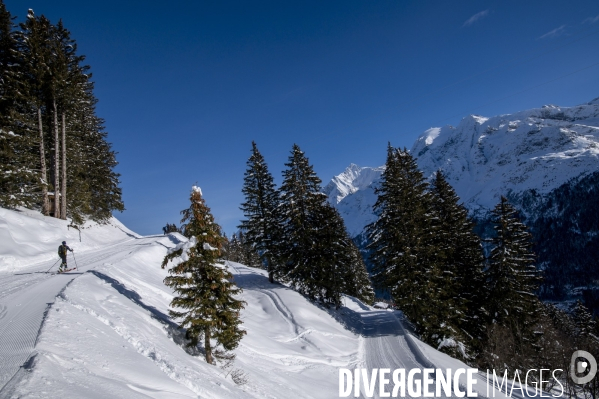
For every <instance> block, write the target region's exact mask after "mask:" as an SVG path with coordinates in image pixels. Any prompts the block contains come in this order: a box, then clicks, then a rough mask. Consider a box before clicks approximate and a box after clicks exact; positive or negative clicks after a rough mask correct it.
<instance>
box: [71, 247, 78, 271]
mask: <svg viewBox="0 0 599 399" xmlns="http://www.w3.org/2000/svg"><path fill="white" fill-rule="evenodd" d="M71 253H72V254H73V259H74V260H75V269H77V270H79V266H77V258H75V252H73V251H71Z"/></svg>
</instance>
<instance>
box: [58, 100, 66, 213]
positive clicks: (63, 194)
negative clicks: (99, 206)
mask: <svg viewBox="0 0 599 399" xmlns="http://www.w3.org/2000/svg"><path fill="white" fill-rule="evenodd" d="M61 189H62V190H61V199H60V205H61V208H60V216H61V217H62V218H63V219H65V220H66V218H67V133H66V124H65V118H64V112H63V113H62V185H61Z"/></svg>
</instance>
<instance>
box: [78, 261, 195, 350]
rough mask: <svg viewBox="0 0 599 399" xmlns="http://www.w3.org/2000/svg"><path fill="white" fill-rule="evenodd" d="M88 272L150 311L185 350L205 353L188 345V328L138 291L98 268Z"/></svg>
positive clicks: (174, 340)
mask: <svg viewBox="0 0 599 399" xmlns="http://www.w3.org/2000/svg"><path fill="white" fill-rule="evenodd" d="M87 273H92V274H93V275H94V276H96V277H98V278H99V279H101V280H104V281H106V282H107V283H109V284H110V285H111V286H112V288H114V289H115V290H116V291H117V292H118V293H119V294H121V295H123V296H124V297H126V298H128V299H130V300H131V301H132V302H133V303H135V304H136V305H137V306H139V307H141V308H143V309H145V310H147V311H148V312H150V315H151V316H152V318H153V319H156V320H158V321H159V322H160V323H162V324H163V325H164V327H165V329H166V331H167V333H168V336H169V337H170V338H171V339H172V340H173V342H175V343H176V344H177V345H179V346H181V347H182V348H183V349H184V350H185V352H187V353H188V354H190V355H192V356H199V355H203V354H204V352H203V350H202V349H201V348H199V347H188V346H187V344H188V343H189V340H188V339H187V338H186V337H185V332H186V330H185V329H184V328H179V325H178V324H177V323H175V322H173V321H172V320H171V319H170V317H169V316H168V315H167V314H164V313H162V312H161V311H160V310H158V309H156V308H155V307H154V306H149V305H146V304H145V303H143V301H142V300H141V296H140V295H139V294H138V293H137V292H135V291H133V290H131V289H129V288H127V287H125V286H124V285H123V284H122V283H121V282H119V281H118V280H116V279H114V278H112V277H110V276H107V275H105V274H104V273H100V272H98V271H96V270H89V271H87Z"/></svg>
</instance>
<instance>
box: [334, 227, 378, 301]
mask: <svg viewBox="0 0 599 399" xmlns="http://www.w3.org/2000/svg"><path fill="white" fill-rule="evenodd" d="M347 238H348V239H349V236H348V237H347ZM346 251H347V252H346V254H345V257H347V267H346V268H345V269H344V271H345V275H344V276H343V283H344V285H343V289H342V290H341V291H342V292H343V293H344V294H347V295H350V296H353V297H355V298H358V299H359V300H361V301H362V302H364V303H367V304H369V305H372V304H374V289H373V288H372V282H371V281H370V276H369V275H368V271H367V270H366V265H364V260H363V259H362V255H361V254H360V250H359V249H358V247H356V244H354V242H353V241H352V240H351V239H350V240H349V241H348V242H347V247H346Z"/></svg>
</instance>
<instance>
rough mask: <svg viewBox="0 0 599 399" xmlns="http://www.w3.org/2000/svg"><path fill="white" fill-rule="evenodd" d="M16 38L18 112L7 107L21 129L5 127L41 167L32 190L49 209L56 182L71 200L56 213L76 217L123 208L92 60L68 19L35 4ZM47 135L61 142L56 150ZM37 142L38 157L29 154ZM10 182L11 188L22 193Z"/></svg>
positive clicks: (35, 169)
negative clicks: (51, 16)
mask: <svg viewBox="0 0 599 399" xmlns="http://www.w3.org/2000/svg"><path fill="white" fill-rule="evenodd" d="M14 39H15V46H16V50H17V51H16V52H14V54H16V60H15V62H14V63H13V64H12V70H11V71H9V73H8V74H7V76H6V79H7V80H8V81H9V82H10V85H9V86H10V87H11V88H13V87H14V88H15V89H14V90H12V91H11V92H10V93H11V95H10V97H9V101H10V103H11V104H12V105H13V112H11V113H8V115H10V118H11V121H10V123H11V124H12V126H13V127H14V129H9V130H6V129H3V130H6V131H13V133H14V134H15V135H16V136H13V137H21V138H22V141H23V143H25V144H24V145H23V146H22V147H27V148H26V151H22V150H20V151H18V159H17V160H18V162H20V163H21V164H26V165H29V170H30V171H31V172H32V173H33V175H34V179H33V183H32V184H30V185H29V186H28V188H27V189H28V190H29V193H28V194H27V195H28V196H29V197H31V198H32V201H31V202H32V203H33V204H37V205H39V206H41V210H42V213H43V214H45V215H48V214H49V212H50V204H49V202H48V189H49V188H50V189H54V190H55V191H56V195H55V199H60V198H62V199H63V200H64V201H62V203H60V204H58V205H59V206H58V208H57V209H56V212H55V214H54V215H55V216H60V217H63V218H64V217H67V216H70V217H71V218H72V219H73V221H74V222H75V223H81V222H82V221H83V220H84V219H85V218H89V219H92V220H97V221H103V220H106V219H107V218H110V217H111V216H112V211H113V210H121V211H122V210H123V209H124V206H123V203H122V200H121V190H120V188H119V187H118V185H119V183H120V182H119V180H118V178H119V175H118V174H117V173H115V172H114V170H113V169H114V167H115V166H116V164H117V163H116V160H115V153H114V152H113V151H112V150H111V148H110V144H109V143H107V142H106V133H105V132H104V131H103V126H102V125H103V121H102V120H101V119H100V118H98V117H97V116H96V115H95V105H96V103H97V100H96V98H95V97H94V95H93V82H91V80H90V78H91V74H90V73H89V67H88V66H85V65H82V64H81V62H82V61H83V59H84V57H83V56H80V55H77V46H76V43H75V41H74V40H73V39H71V38H70V33H69V32H68V30H66V28H64V26H63V25H62V23H61V22H59V23H58V24H57V25H52V24H51V23H50V21H49V20H48V19H47V18H46V17H44V16H43V15H42V16H39V17H38V16H36V15H35V14H34V13H33V11H32V10H29V12H28V15H27V19H26V21H25V22H24V23H22V24H20V29H19V30H17V31H15V32H14ZM13 141H14V140H13ZM47 143H53V144H55V145H53V147H54V151H53V152H52V153H50V152H49V151H48V150H47V147H48V146H47ZM35 148H37V152H38V155H37V160H36V161H33V160H31V159H25V158H26V156H29V157H31V156H32V155H33V154H34V153H35V151H34V150H35ZM58 149H60V151H57V150H58ZM67 159H68V162H67ZM31 165H33V166H31ZM48 166H49V167H48ZM67 167H68V168H67ZM22 170H23V169H22ZM50 180H52V181H54V185H53V186H52V185H50V184H49V181H50ZM67 181H68V183H69V184H68V185H67V184H66V183H67ZM61 182H62V184H61ZM13 186H14V185H13ZM11 190H12V192H10V193H9V196H11V197H12V196H15V197H17V194H18V193H17V192H15V191H16V190H15V189H14V188H12V189H11ZM19 191H20V192H23V191H24V192H27V190H19Z"/></svg>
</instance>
